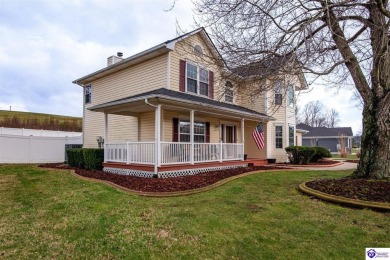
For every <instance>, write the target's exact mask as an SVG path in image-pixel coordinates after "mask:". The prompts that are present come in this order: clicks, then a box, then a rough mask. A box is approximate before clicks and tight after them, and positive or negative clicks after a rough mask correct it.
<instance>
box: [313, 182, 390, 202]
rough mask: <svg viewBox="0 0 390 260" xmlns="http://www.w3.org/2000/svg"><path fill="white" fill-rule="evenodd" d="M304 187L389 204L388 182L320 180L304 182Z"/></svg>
mask: <svg viewBox="0 0 390 260" xmlns="http://www.w3.org/2000/svg"><path fill="white" fill-rule="evenodd" d="M306 186H307V187H309V188H311V189H314V190H317V191H321V192H324V193H327V194H331V195H335V196H341V197H346V198H350V199H359V200H365V201H375V202H385V203H390V180H384V181H383V180H381V181H379V180H366V179H353V178H341V179H322V180H315V181H310V182H306Z"/></svg>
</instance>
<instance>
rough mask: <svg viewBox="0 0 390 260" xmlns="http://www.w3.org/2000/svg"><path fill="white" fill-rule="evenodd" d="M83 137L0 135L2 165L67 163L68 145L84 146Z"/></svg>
mask: <svg viewBox="0 0 390 260" xmlns="http://www.w3.org/2000/svg"><path fill="white" fill-rule="evenodd" d="M82 142H83V141H82V137H81V136H74V137H51V136H21V135H7V134H0V163H52V162H63V161H65V145H66V144H82Z"/></svg>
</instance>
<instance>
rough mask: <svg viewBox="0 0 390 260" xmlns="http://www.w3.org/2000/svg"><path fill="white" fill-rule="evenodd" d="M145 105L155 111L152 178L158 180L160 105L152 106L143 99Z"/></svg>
mask: <svg viewBox="0 0 390 260" xmlns="http://www.w3.org/2000/svg"><path fill="white" fill-rule="evenodd" d="M145 104H146V105H148V106H151V107H153V108H154V109H155V119H154V131H155V149H154V160H155V161H154V175H153V178H158V177H160V176H159V174H158V164H159V159H158V158H159V154H160V151H159V146H160V138H159V134H160V131H158V130H159V129H160V126H159V124H160V123H159V122H160V120H159V117H160V111H161V110H160V108H161V107H160V105H158V106H156V105H153V104H151V103H149V101H148V99H147V98H145Z"/></svg>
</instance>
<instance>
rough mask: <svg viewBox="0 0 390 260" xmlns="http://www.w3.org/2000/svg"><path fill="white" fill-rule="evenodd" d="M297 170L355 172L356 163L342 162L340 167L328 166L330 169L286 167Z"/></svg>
mask: <svg viewBox="0 0 390 260" xmlns="http://www.w3.org/2000/svg"><path fill="white" fill-rule="evenodd" d="M288 167H291V168H294V169H299V170H303V171H304V170H310V171H341V170H355V169H356V168H357V163H350V162H343V164H341V165H337V166H333V167H332V166H330V167H299V166H288Z"/></svg>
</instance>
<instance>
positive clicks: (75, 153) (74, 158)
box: [66, 148, 84, 168]
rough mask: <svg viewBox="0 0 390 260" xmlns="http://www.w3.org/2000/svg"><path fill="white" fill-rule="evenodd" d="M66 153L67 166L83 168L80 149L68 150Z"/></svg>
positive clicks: (81, 150)
mask: <svg viewBox="0 0 390 260" xmlns="http://www.w3.org/2000/svg"><path fill="white" fill-rule="evenodd" d="M66 152H67V154H68V165H69V166H71V167H78V168H84V155H83V149H82V148H74V149H69V150H67V151H66Z"/></svg>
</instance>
